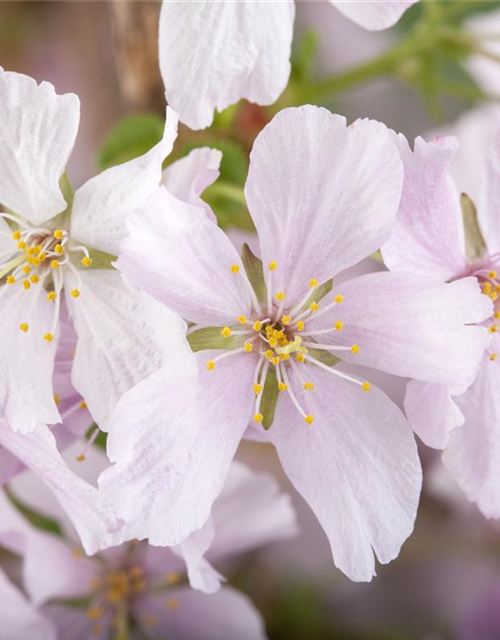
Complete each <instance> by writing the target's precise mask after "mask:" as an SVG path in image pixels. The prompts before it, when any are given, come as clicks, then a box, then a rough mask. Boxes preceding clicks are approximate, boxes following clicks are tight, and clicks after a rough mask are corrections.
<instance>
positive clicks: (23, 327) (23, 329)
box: [19, 322, 30, 333]
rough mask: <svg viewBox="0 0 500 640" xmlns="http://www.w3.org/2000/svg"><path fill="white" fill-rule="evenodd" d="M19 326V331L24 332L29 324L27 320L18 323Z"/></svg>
mask: <svg viewBox="0 0 500 640" xmlns="http://www.w3.org/2000/svg"><path fill="white" fill-rule="evenodd" d="M19 328H20V329H21V331H24V333H26V331H28V329H29V328H30V326H29V324H28V323H27V322H22V323H21V324H20V325H19Z"/></svg>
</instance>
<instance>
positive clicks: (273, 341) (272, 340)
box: [269, 338, 278, 349]
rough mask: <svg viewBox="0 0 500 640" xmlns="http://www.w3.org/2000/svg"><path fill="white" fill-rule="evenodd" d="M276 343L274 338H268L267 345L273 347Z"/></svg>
mask: <svg viewBox="0 0 500 640" xmlns="http://www.w3.org/2000/svg"><path fill="white" fill-rule="evenodd" d="M277 344H278V341H277V340H276V338H269V346H270V347H272V348H273V349H274V347H275V346H276V345H277Z"/></svg>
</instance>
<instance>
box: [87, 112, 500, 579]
mask: <svg viewBox="0 0 500 640" xmlns="http://www.w3.org/2000/svg"><path fill="white" fill-rule="evenodd" d="M402 179H403V175H402V166H401V161H400V159H399V156H398V152H397V149H396V147H395V146H394V144H393V143H392V142H391V140H390V138H389V136H388V132H387V129H386V128H385V127H384V126H383V125H381V124H380V123H377V122H374V121H369V120H363V121H357V122H355V123H354V124H353V125H351V126H349V127H347V126H346V122H345V120H344V118H342V117H340V116H336V115H332V114H331V113H329V112H328V111H326V110H325V109H320V108H316V107H311V106H305V107H301V108H293V109H286V110H284V111H282V112H281V113H280V114H278V115H277V116H276V117H275V118H274V119H273V121H272V122H271V123H270V124H269V125H268V126H267V127H266V128H265V129H264V130H263V131H262V132H261V133H260V135H259V136H258V138H257V140H256V142H255V145H254V148H253V151H252V153H251V163H250V172H249V176H248V180H247V184H246V198H247V202H248V206H249V210H250V213H251V215H252V218H253V221H254V223H255V225H256V228H257V231H258V234H259V239H260V247H261V252H262V261H263V267H262V264H261V263H260V262H259V261H258V260H256V259H254V258H253V257H252V256H251V255H250V254H248V253H246V254H245V256H244V258H240V256H239V255H238V254H237V252H236V250H235V248H234V246H233V245H232V243H231V241H230V240H229V239H228V237H227V236H226V235H225V234H224V233H223V232H222V231H221V230H220V229H219V228H218V227H217V225H216V224H215V223H214V221H213V219H212V218H211V217H209V216H207V214H206V211H205V210H204V209H201V208H199V207H196V206H192V205H189V204H186V203H185V202H181V201H180V200H177V199H176V198H175V197H173V196H172V195H171V194H170V193H169V191H167V189H166V188H162V190H161V193H160V194H159V195H158V197H156V198H152V199H151V200H150V201H149V203H148V205H147V206H146V207H145V209H144V210H143V211H140V212H138V215H137V216H134V217H132V218H131V220H130V225H129V228H130V236H129V238H128V239H126V240H125V241H124V243H123V245H122V255H121V257H120V259H119V261H118V263H117V264H118V267H119V268H120V269H121V270H122V271H123V272H124V273H125V274H127V276H129V277H130V278H131V280H132V281H133V282H135V283H136V284H139V285H140V286H142V287H143V288H144V289H145V290H146V291H148V292H149V293H151V294H152V295H153V296H155V297H156V298H157V299H158V300H160V301H162V302H163V303H164V304H166V305H167V306H168V307H169V308H171V309H173V310H174V311H176V312H178V313H179V314H180V315H182V316H183V317H184V318H186V319H187V320H189V321H191V322H192V323H194V326H192V327H191V329H190V336H189V338H190V342H191V345H192V346H193V348H194V350H195V351H198V352H197V353H195V354H194V355H192V356H191V357H185V356H184V355H183V354H182V353H178V354H177V357H176V363H175V364H174V363H172V364H170V365H168V366H166V367H164V368H162V369H161V370H159V371H158V372H157V373H155V374H154V375H152V376H151V377H149V378H148V379H147V380H145V381H143V382H142V383H141V384H139V385H138V386H137V387H135V388H134V389H133V390H132V391H131V392H129V393H128V394H126V395H125V396H124V397H123V398H122V401H121V402H120V403H119V404H118V405H117V410H116V412H115V414H114V417H113V420H112V429H111V432H110V437H109V440H108V444H109V447H108V454H109V456H110V458H111V461H112V462H115V463H116V464H115V465H114V467H113V468H111V469H109V470H107V471H106V472H105V473H104V474H103V476H102V478H101V481H100V483H101V488H102V490H103V492H104V494H105V496H106V499H107V500H108V501H109V503H110V504H113V506H114V508H116V509H117V513H118V514H119V516H120V517H121V518H123V519H124V520H125V521H126V522H127V525H128V526H129V527H130V528H129V533H131V535H133V536H135V537H137V538H145V537H148V538H149V540H150V542H151V543H152V544H155V545H173V544H178V543H180V542H181V541H182V540H183V539H185V538H186V536H188V535H189V534H190V533H191V532H193V531H195V530H197V529H199V528H200V527H202V526H203V524H204V523H205V521H206V519H207V517H208V515H209V513H210V508H211V505H212V503H213V502H214V500H215V499H216V498H217V496H218V495H219V493H220V491H221V489H222V486H223V483H224V478H225V476H226V474H227V472H228V469H229V466H230V463H231V460H232V458H233V456H234V453H235V451H236V448H237V447H238V444H239V442H240V440H241V438H242V436H243V433H244V432H245V429H246V427H247V425H248V423H249V421H251V420H252V416H253V417H254V420H255V423H254V424H255V428H258V429H259V430H260V431H261V433H262V435H263V436H264V437H265V438H266V439H268V440H269V441H270V442H272V443H273V444H274V445H275V446H276V448H277V450H278V455H279V457H280V460H281V463H282V465H283V467H284V469H285V471H286V473H287V474H288V476H289V477H290V479H291V480H292V482H293V483H294V485H295V487H296V488H297V490H298V491H299V492H300V493H301V494H302V496H303V497H304V498H305V499H306V500H307V501H308V502H309V504H310V506H311V508H312V509H313V511H314V512H315V514H316V516H317V517H318V519H319V521H320V523H321V524H322V526H323V528H324V529H325V532H326V534H327V536H328V538H329V541H330V544H331V547H332V552H333V557H334V561H335V563H336V565H337V566H338V567H340V568H341V569H342V570H343V571H344V572H345V573H347V574H348V575H349V576H350V577H351V578H353V579H355V580H370V579H371V577H372V575H374V573H375V559H374V552H375V554H376V555H377V557H378V558H379V560H380V561H381V562H383V563H386V562H389V561H390V560H392V559H393V558H394V557H396V556H397V554H398V552H399V549H400V546H401V544H402V543H403V541H404V540H405V539H406V538H407V537H408V535H409V534H410V533H411V530H412V527H413V522H414V518H415V513H416V509H417V503H418V498H419V492H420V484H421V470H420V464H419V460H418V456H417V451H416V446H415V442H414V439H413V437H412V434H411V429H410V427H409V425H408V423H407V422H406V419H405V418H404V416H403V414H402V413H401V412H400V410H399V409H398V408H397V407H396V406H395V405H394V404H393V403H392V402H391V401H390V400H389V399H388V398H387V397H386V396H385V395H384V394H383V393H382V392H381V391H379V390H378V389H377V388H373V389H371V391H369V383H367V382H365V381H363V380H359V379H357V378H355V377H353V376H351V375H349V374H348V373H347V372H346V368H348V367H345V366H344V365H342V364H341V365H340V366H334V365H335V364H337V363H339V362H340V360H339V358H342V360H343V361H345V364H346V365H347V364H348V363H351V362H357V363H359V364H362V365H366V366H370V367H375V368H379V369H381V370H383V371H387V372H390V373H395V374H398V375H401V376H411V377H415V378H417V379H419V380H428V381H433V382H436V383H442V384H449V383H453V384H457V385H461V384H468V383H469V382H470V381H471V380H472V378H473V376H474V375H475V372H476V370H477V367H478V366H479V361H480V359H481V356H482V353H483V350H484V348H485V346H486V343H487V338H486V336H485V335H483V331H482V330H481V329H479V328H476V327H473V326H469V325H470V324H472V323H475V322H481V321H482V320H484V319H485V318H486V317H487V316H488V314H489V313H490V303H489V301H488V300H487V299H486V298H485V296H482V295H481V294H480V291H479V288H478V287H477V282H476V280H475V279H474V278H470V279H466V280H462V281H460V282H457V283H453V284H442V283H440V282H437V281H435V280H429V279H428V278H423V277H421V276H417V275H412V274H404V275H401V274H396V273H375V274H370V275H367V276H362V277H359V278H355V279H352V280H349V281H344V282H341V283H340V284H338V285H336V286H335V285H333V289H332V290H331V291H330V288H331V281H330V280H331V278H332V277H333V276H335V275H336V274H338V273H339V272H341V271H343V270H344V269H346V268H348V267H350V266H352V265H353V264H355V263H357V262H359V261H360V260H361V259H363V258H364V257H366V256H368V255H370V254H371V253H372V252H374V251H375V250H376V249H377V248H378V247H380V246H381V245H382V244H383V243H384V242H385V241H386V240H387V239H388V237H389V235H390V232H391V228H392V224H393V222H394V217H395V214H396V211H397V208H398V205H399V201H400V197H401V187H402ZM245 265H246V267H245ZM252 285H253V286H252ZM281 331H282V333H280V332H281ZM337 356H338V358H337ZM278 388H279V390H280V391H281V393H279V392H278ZM367 391H369V392H367ZM278 395H279V396H280V397H279V398H278ZM274 411H275V414H274V420H273V413H274ZM271 423H272V424H271ZM263 426H265V427H266V428H267V427H269V426H270V428H269V429H268V430H267V431H264V429H262V427H263Z"/></svg>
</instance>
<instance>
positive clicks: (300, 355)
mask: <svg viewBox="0 0 500 640" xmlns="http://www.w3.org/2000/svg"><path fill="white" fill-rule="evenodd" d="M295 360H297V362H305V360H306V357H305V355H304V354H303V353H298V354H297V355H296V356H295Z"/></svg>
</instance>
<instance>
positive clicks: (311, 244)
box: [245, 105, 403, 299]
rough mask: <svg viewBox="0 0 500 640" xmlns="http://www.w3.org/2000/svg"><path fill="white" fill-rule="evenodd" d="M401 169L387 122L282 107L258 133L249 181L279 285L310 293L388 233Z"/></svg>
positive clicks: (265, 254)
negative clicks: (313, 286)
mask: <svg viewBox="0 0 500 640" xmlns="http://www.w3.org/2000/svg"><path fill="white" fill-rule="evenodd" d="M402 181H403V172H402V165H401V160H400V159H399V155H398V152H397V150H396V147H395V146H394V144H393V143H392V142H391V140H390V138H389V135H388V131H387V129H386V127H385V126H384V125H382V124H380V123H378V122H375V121H371V120H358V121H356V122H354V123H353V124H352V125H351V126H349V127H347V126H346V121H345V118H342V117H341V116H337V115H333V114H331V113H330V112H329V111H327V110H326V109H322V108H318V107H313V106H310V105H307V106H304V107H298V108H290V109H284V110H283V111H280V113H278V115H276V116H275V117H274V118H273V120H272V122H271V123H270V124H268V125H267V126H266V127H265V129H264V130H263V131H262V132H261V133H260V134H259V135H258V137H257V139H256V140H255V143H254V147H253V150H252V153H251V155H250V171H249V174H248V180H247V184H246V187H245V195H246V198H247V202H248V207H249V211H250V213H251V215H252V218H253V220H254V222H255V225H256V227H257V231H258V234H259V240H260V244H261V247H262V258H263V262H264V265H266V266H267V265H268V264H269V263H270V262H272V261H275V262H276V263H277V265H278V268H277V270H276V271H275V272H273V285H275V287H276V291H284V292H285V293H286V295H287V297H288V299H295V298H296V297H297V296H299V297H300V298H301V297H302V296H304V294H305V293H306V292H307V288H308V283H309V280H310V279H312V278H315V279H317V280H319V282H320V283H321V282H324V281H326V280H328V279H329V278H331V277H332V276H334V275H335V274H337V273H338V272H340V271H342V270H343V269H346V268H347V267H349V266H352V265H354V264H356V263H357V262H359V261H360V260H361V259H362V258H365V257H366V256H367V255H369V254H371V253H373V252H374V251H375V250H376V249H378V248H380V246H381V245H382V244H383V243H384V242H385V241H386V240H387V239H388V237H389V235H390V231H391V227H392V224H393V222H394V217H395V215H396V211H397V208H398V205H399V200H400V197H401V187H402Z"/></svg>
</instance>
